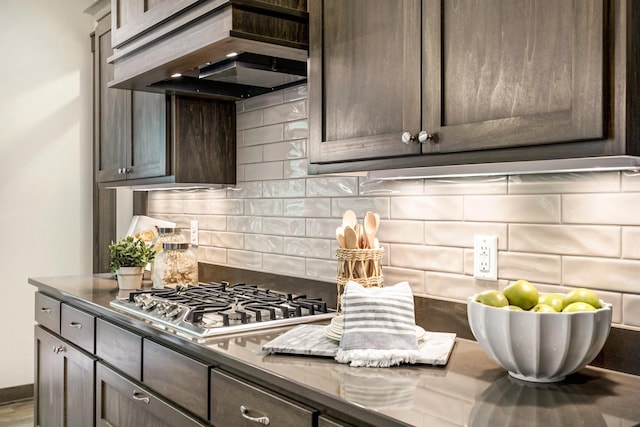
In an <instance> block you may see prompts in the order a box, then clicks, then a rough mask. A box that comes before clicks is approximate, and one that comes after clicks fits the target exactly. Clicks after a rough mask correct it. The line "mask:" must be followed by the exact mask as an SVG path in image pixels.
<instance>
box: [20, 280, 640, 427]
mask: <svg viewBox="0 0 640 427" xmlns="http://www.w3.org/2000/svg"><path fill="white" fill-rule="evenodd" d="M29 283H30V284H31V285H33V286H36V287H37V288H38V289H39V290H40V291H42V292H43V293H46V294H48V295H51V296H54V297H57V298H59V299H62V300H65V301H69V302H72V303H73V304H75V305H76V306H79V307H82V308H85V309H87V310H89V311H92V312H94V313H96V314H97V315H98V316H103V317H107V318H110V319H112V320H114V321H116V322H119V323H121V324H123V325H125V326H127V327H129V328H131V329H133V330H135V331H137V332H138V333H140V334H142V335H144V336H147V337H149V338H151V339H153V340H156V341H159V342H161V343H164V344H166V345H169V346H171V347H173V348H175V349H178V350H180V351H182V352H184V353H185V354H188V355H190V356H192V357H195V358H197V359H200V360H202V361H204V362H207V363H210V364H212V366H219V367H221V368H223V369H226V370H229V371H230V372H235V373H241V375H242V376H243V377H245V378H248V379H250V380H253V381H255V382H257V383H259V384H261V383H262V384H268V386H269V387H270V388H272V389H273V390H275V391H277V392H279V393H282V394H285V395H289V396H295V397H296V398H297V399H298V400H300V401H302V402H303V403H305V402H306V403H308V402H314V406H315V407H316V408H318V409H320V410H322V411H323V412H325V413H327V414H329V415H331V414H337V413H342V414H350V415H351V416H352V417H353V419H352V420H350V421H352V422H355V421H356V420H360V421H362V422H363V423H368V424H369V425H380V426H383V425H384V426H389V425H399V426H402V425H411V426H425V427H426V426H429V427H438V426H457V425H460V426H497V425H501V426H502V425H519V426H530V425H531V426H533V425H536V426H537V425H544V426H545V427H550V426H574V425H581V426H620V427H622V426H640V405H639V404H638V403H639V402H640V381H639V379H640V378H639V377H638V376H635V375H629V374H624V373H619V372H616V371H610V370H605V369H600V368H594V367H586V368H584V369H583V370H581V371H579V372H578V373H576V374H573V375H570V376H569V377H567V379H566V380H565V381H563V382H561V383H556V384H534V383H528V382H522V381H519V380H516V379H514V378H512V377H510V376H509V375H508V374H507V372H506V371H505V370H504V369H502V368H500V367H499V366H498V365H496V364H495V363H493V362H492V361H491V360H490V359H489V358H488V357H487V356H486V355H485V354H484V353H483V351H482V350H481V348H480V347H479V346H478V344H477V343H475V342H474V341H470V340H466V339H461V338H457V339H456V344H455V346H454V348H453V351H452V353H451V356H450V359H449V362H448V364H447V365H446V366H444V367H433V366H425V365H414V366H402V367H393V368H351V367H349V366H347V365H343V364H339V363H337V362H335V361H334V360H333V359H331V358H321V357H309V356H292V355H277V354H275V355H274V354H268V353H266V352H264V351H262V346H263V345H264V344H265V343H267V342H269V341H270V340H272V339H273V338H275V337H276V336H278V335H280V334H282V333H283V332H285V331H287V330H288V329H290V328H291V327H283V328H274V329H269V330H265V331H255V332H247V333H242V334H234V335H229V336H221V337H214V338H209V339H206V340H201V341H195V340H192V339H189V338H186V337H181V336H177V335H176V334H174V333H172V332H170V331H165V330H162V329H161V328H158V327H155V326H153V325H152V324H151V323H150V322H148V321H144V320H138V319H136V318H134V317H133V316H130V315H128V314H125V313H121V312H118V311H116V310H114V309H112V308H111V307H110V306H109V302H110V301H112V300H113V299H114V298H116V297H117V296H118V294H119V293H120V294H121V296H122V294H123V293H124V292H123V291H119V290H118V289H117V284H116V281H115V280H113V279H111V278H110V277H109V276H108V275H95V276H68V277H64V276H63V277H45V278H31V279H29Z"/></svg>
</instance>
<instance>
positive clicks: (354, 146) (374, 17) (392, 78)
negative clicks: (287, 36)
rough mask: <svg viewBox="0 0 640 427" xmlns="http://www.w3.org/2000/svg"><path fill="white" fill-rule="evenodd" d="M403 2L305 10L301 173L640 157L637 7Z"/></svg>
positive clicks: (622, 0)
mask: <svg viewBox="0 0 640 427" xmlns="http://www.w3.org/2000/svg"><path fill="white" fill-rule="evenodd" d="M401 5H402V6H400V5H399V4H398V3H397V2H395V1H393V0H375V1H366V0H360V1H352V2H342V1H340V0H319V1H317V2H311V3H310V10H309V16H310V40H311V44H310V74H309V110H310V112H309V129H310V163H311V164H312V165H311V167H310V170H311V172H312V173H321V172H332V171H348V170H352V171H353V170H363V169H364V170H375V169H388V168H402V167H416V166H440V165H455V164H468V163H487V162H496V161H514V160H544V159H558V158H576V157H593V156H611V155H638V154H640V141H639V140H638V136H637V135H638V124H637V118H638V115H639V114H640V113H638V112H637V111H636V110H637V107H636V108H635V109H634V108H633V106H634V104H636V103H637V102H638V100H639V99H640V90H639V89H638V83H637V79H634V78H633V76H635V75H637V74H638V70H639V69H640V56H639V55H638V53H637V48H636V47H634V46H637V43H633V42H630V40H632V39H633V40H635V39H634V37H635V38H636V39H637V36H636V35H635V33H634V32H633V30H632V29H633V28H637V26H638V24H639V23H640V11H639V9H640V5H638V4H637V3H634V2H632V1H628V0H586V1H581V2H557V1H553V0H544V1H537V2H535V3H529V2H520V1H514V2H503V1H499V0H481V1H464V0H463V1H457V2H447V1H443V0H413V1H405V2H402V3H401ZM636 41H637V40H636ZM421 132H422V134H421ZM403 133H407V135H406V136H407V138H406V139H404V138H403ZM403 139H404V142H406V143H407V144H405V143H404V142H403Z"/></svg>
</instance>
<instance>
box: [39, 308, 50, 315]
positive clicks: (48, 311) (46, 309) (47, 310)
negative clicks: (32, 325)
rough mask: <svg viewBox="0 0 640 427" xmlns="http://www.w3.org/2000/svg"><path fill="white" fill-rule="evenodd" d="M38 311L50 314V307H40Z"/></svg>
mask: <svg viewBox="0 0 640 427" xmlns="http://www.w3.org/2000/svg"><path fill="white" fill-rule="evenodd" d="M40 311H41V312H43V313H47V314H51V309H50V308H46V307H42V308H41V309H40Z"/></svg>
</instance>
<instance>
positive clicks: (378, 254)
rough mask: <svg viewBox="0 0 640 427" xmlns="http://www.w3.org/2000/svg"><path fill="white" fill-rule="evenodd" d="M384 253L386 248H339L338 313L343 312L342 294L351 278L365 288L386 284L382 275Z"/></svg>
mask: <svg viewBox="0 0 640 427" xmlns="http://www.w3.org/2000/svg"><path fill="white" fill-rule="evenodd" d="M383 254H384V248H379V249H344V248H338V251H337V256H338V275H337V287H338V307H337V312H338V314H340V313H342V294H343V293H344V288H345V286H346V285H347V282H348V281H349V280H353V281H354V282H356V283H359V284H361V285H362V286H364V287H365V288H370V287H373V286H377V287H382V286H384V279H383V277H382V255H383Z"/></svg>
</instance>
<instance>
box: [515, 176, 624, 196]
mask: <svg viewBox="0 0 640 427" xmlns="http://www.w3.org/2000/svg"><path fill="white" fill-rule="evenodd" d="M619 190H620V173H619V172H577V173H558V174H540V175H513V176H510V177H509V193H511V194H548V193H597V192H617V191H619Z"/></svg>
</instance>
